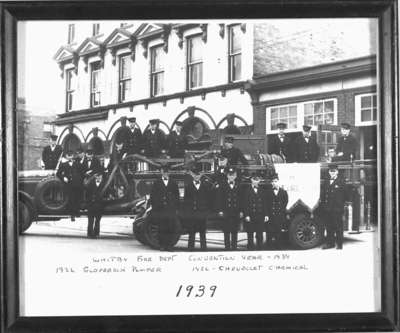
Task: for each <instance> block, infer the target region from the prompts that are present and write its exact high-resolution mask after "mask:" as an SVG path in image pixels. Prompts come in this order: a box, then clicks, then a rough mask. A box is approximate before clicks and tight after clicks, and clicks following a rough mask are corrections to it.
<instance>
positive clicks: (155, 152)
mask: <svg viewBox="0 0 400 333" xmlns="http://www.w3.org/2000/svg"><path fill="white" fill-rule="evenodd" d="M149 123H150V124H149V125H150V126H149V128H147V129H146V130H145V131H144V132H143V149H142V153H144V155H145V156H146V157H160V155H161V154H163V153H165V145H166V138H165V133H164V132H163V131H162V130H161V129H160V128H159V127H158V126H159V123H160V120H159V119H151V120H150V121H149Z"/></svg>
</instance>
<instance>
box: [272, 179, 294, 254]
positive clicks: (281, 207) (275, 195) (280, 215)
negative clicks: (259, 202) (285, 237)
mask: <svg viewBox="0 0 400 333" xmlns="http://www.w3.org/2000/svg"><path fill="white" fill-rule="evenodd" d="M288 201H289V197H288V194H287V192H286V190H284V189H283V188H282V187H280V186H279V176H278V174H276V173H275V174H274V175H273V176H272V179H271V187H269V189H268V190H267V204H268V223H267V226H266V232H267V246H268V247H270V245H272V241H273V238H274V239H275V243H276V245H278V246H279V245H281V243H282V237H281V236H282V230H283V229H285V228H286V207H287V204H288Z"/></svg>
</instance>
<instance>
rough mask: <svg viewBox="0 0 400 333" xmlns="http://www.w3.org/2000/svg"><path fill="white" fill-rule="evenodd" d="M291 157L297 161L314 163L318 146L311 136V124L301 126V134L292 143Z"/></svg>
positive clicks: (317, 153) (317, 155)
mask: <svg viewBox="0 0 400 333" xmlns="http://www.w3.org/2000/svg"><path fill="white" fill-rule="evenodd" d="M292 151H293V159H294V162H298V163H315V162H317V161H318V158H319V146H318V144H317V141H316V140H315V139H314V138H313V137H312V136H311V126H308V125H304V126H303V134H302V135H301V136H299V137H298V138H297V139H296V140H295V141H294V144H293V150H292Z"/></svg>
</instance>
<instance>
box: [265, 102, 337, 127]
mask: <svg viewBox="0 0 400 333" xmlns="http://www.w3.org/2000/svg"><path fill="white" fill-rule="evenodd" d="M278 123H286V124H287V131H288V132H299V131H301V130H302V126H303V125H311V126H312V127H313V130H316V129H317V126H318V125H335V124H337V99H336V98H331V99H324V100H318V101H305V102H299V103H292V104H283V105H274V106H271V107H267V109H266V132H267V134H271V133H275V132H277V130H278V129H277V127H276V125H277V124H278Z"/></svg>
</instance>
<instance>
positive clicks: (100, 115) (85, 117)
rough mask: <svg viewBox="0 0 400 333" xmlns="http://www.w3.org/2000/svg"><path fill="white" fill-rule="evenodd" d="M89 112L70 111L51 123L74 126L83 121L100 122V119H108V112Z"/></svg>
mask: <svg viewBox="0 0 400 333" xmlns="http://www.w3.org/2000/svg"><path fill="white" fill-rule="evenodd" d="M90 110H91V112H79V111H72V112H67V113H64V114H62V116H63V117H61V115H58V119H56V120H54V121H53V122H52V123H53V124H55V125H68V124H71V123H73V124H75V123H79V122H84V121H92V120H100V119H107V118H108V110H103V109H102V110H97V109H93V108H92V109H90Z"/></svg>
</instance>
